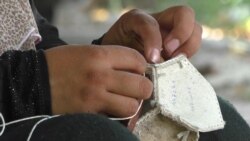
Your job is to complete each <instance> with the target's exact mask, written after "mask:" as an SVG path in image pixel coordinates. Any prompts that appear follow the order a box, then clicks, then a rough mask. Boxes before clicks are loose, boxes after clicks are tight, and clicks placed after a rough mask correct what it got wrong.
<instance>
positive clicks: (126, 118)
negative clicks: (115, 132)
mask: <svg viewBox="0 0 250 141" xmlns="http://www.w3.org/2000/svg"><path fill="white" fill-rule="evenodd" d="M142 103H143V100H141V102H140V105H139V107H138V109H137V111H136V112H135V114H133V115H132V116H129V117H124V118H109V119H110V120H128V119H132V118H134V117H135V116H136V115H137V114H138V112H139V111H140V109H141V107H142Z"/></svg>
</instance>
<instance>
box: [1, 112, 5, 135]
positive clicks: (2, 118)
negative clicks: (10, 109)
mask: <svg viewBox="0 0 250 141" xmlns="http://www.w3.org/2000/svg"><path fill="white" fill-rule="evenodd" d="M0 117H1V121H2V123H3V124H2V125H3V127H2V130H1V132H0V136H2V135H3V132H4V130H5V126H6V125H5V120H4V117H3V114H2V113H0Z"/></svg>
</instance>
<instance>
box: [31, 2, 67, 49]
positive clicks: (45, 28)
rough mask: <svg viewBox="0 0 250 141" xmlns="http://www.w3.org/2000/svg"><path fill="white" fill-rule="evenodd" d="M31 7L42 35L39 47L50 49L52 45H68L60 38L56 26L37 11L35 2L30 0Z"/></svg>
mask: <svg viewBox="0 0 250 141" xmlns="http://www.w3.org/2000/svg"><path fill="white" fill-rule="evenodd" d="M30 4H31V8H32V11H33V14H34V17H35V20H36V23H37V26H38V29H39V32H40V34H41V36H42V42H40V43H39V44H38V45H37V46H36V47H37V49H43V50H45V49H49V48H52V47H56V46H60V45H66V43H65V42H64V41H63V40H61V39H60V38H59V33H58V30H57V28H56V27H54V26H52V25H51V24H50V23H49V22H48V21H47V19H45V18H44V17H42V16H41V15H40V13H39V12H38V11H37V9H36V6H35V3H34V2H33V1H32V0H30Z"/></svg>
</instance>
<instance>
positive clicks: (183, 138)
mask: <svg viewBox="0 0 250 141" xmlns="http://www.w3.org/2000/svg"><path fill="white" fill-rule="evenodd" d="M189 134H190V131H183V132H180V133H179V134H178V135H177V138H178V139H181V141H187V140H188V136H189Z"/></svg>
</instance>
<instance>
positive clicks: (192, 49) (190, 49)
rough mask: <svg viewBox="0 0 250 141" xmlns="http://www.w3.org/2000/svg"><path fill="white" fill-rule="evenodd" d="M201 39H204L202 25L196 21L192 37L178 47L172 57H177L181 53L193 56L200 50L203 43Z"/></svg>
mask: <svg viewBox="0 0 250 141" xmlns="http://www.w3.org/2000/svg"><path fill="white" fill-rule="evenodd" d="M201 40H202V27H201V26H200V25H199V24H197V23H196V25H195V28H194V32H193V34H192V35H191V37H190V39H189V40H188V41H187V42H186V43H185V44H183V45H182V46H181V47H180V48H178V49H177V50H176V51H175V52H174V53H173V55H172V57H175V56H177V55H179V54H181V53H183V54H185V55H186V56H187V57H191V56H192V55H194V54H195V53H196V52H197V51H198V49H199V47H200V45H201Z"/></svg>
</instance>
